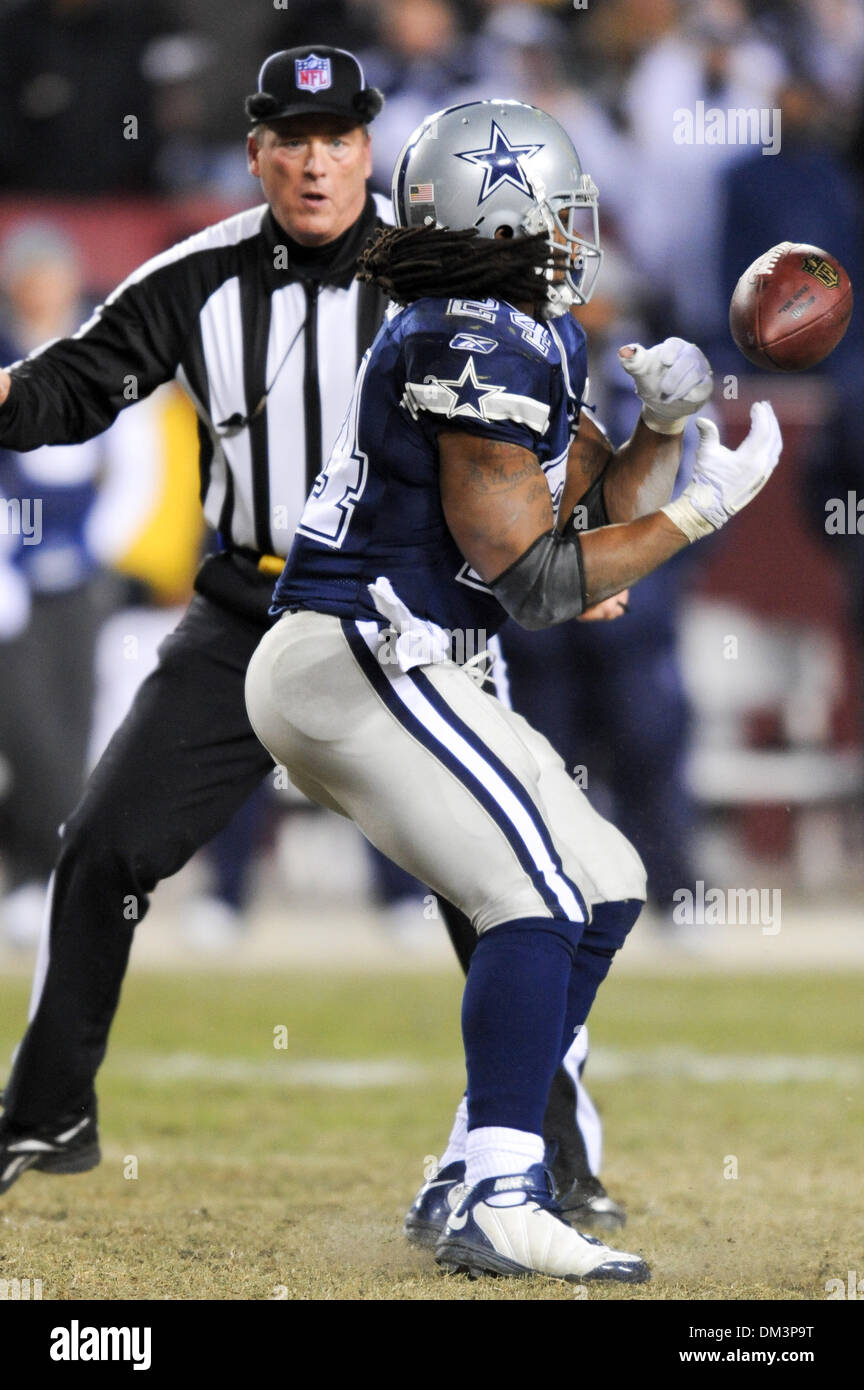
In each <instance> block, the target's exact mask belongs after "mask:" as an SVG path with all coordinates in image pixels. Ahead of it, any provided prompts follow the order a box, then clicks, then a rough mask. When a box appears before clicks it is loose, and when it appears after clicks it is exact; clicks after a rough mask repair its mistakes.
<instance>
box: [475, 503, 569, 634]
mask: <svg viewBox="0 0 864 1390" xmlns="http://www.w3.org/2000/svg"><path fill="white" fill-rule="evenodd" d="M489 587H490V589H491V590H492V592H493V594H494V595H495V597H496V598H497V600H498V602H499V603H500V604H501V606H502V608H506V610H507V612H508V613H509V614H510V617H511V618H515V619H516V621H517V623H519V625H520V626H521V627H527V628H529V629H534V628H540V627H554V625H555V624H556V623H566V622H567V620H568V618H578V617H579V614H580V613H584V611H585V606H586V605H585V576H584V573H583V568H582V546H581V544H580V541H579V535H578V533H577V532H576V531H575V530H574V529H573V527H571V526H570V525H568V526H567V527H566V529H565V530H564V532H563V534H562V533H561V532H560V531H555V530H552V531H546V532H545V533H544V534H543V535H542V536H538V537H537V539H536V541H535V542H534V544H533V545H531V546H529V548H528V549H527V550H526V551H525V553H524V555H520V556H519V559H518V560H516V561H515V562H514V563H513V564H512V565H510V566H509V567H508V568H507V569H506V570H505V571H504V573H503V574H499V576H498V578H497V579H493V580H492V582H491V583H490V585H489Z"/></svg>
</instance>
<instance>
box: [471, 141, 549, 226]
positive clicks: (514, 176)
mask: <svg viewBox="0 0 864 1390" xmlns="http://www.w3.org/2000/svg"><path fill="white" fill-rule="evenodd" d="M542 149H543V146H542V145H511V144H510V141H509V140H508V139H507V136H506V135H505V134H504V131H503V130H502V129H501V127H500V125H499V124H498V122H497V121H493V122H492V129H491V130H490V132H489V144H488V145H487V147H486V149H485V150H462V151H461V153H457V155H456V158H457V159H464V160H465V161H466V162H467V163H468V164H477V165H479V166H480V168H481V169H482V170H483V187H482V188H481V189H480V197H479V198H478V199H477V205H478V207H479V206H480V204H481V203H485V201H486V199H487V198H488V197H490V195H491V194H493V193H494V192H495V190H496V189H497V188H500V187H501V185H502V184H508V183H509V184H511V185H512V186H513V188H518V189H519V192H520V193H524V194H525V196H526V197H527V198H533V196H534V190H533V188H532V187H531V184H530V183H529V181H528V178H527V175H526V173H525V170H524V169H523V168H522V160H523V159H530V158H531V157H532V155H535V154H537V152H538V151H539V150H542Z"/></svg>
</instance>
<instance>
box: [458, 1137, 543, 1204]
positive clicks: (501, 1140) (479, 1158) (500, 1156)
mask: <svg viewBox="0 0 864 1390" xmlns="http://www.w3.org/2000/svg"><path fill="white" fill-rule="evenodd" d="M545 1152H546V1145H545V1144H544V1142H543V1136H542V1135H540V1134H529V1133H528V1131H527V1130H524V1129H505V1128H503V1127H499V1126H496V1125H486V1126H484V1127H483V1128H481V1129H472V1130H470V1132H469V1134H468V1141H467V1144H466V1146H465V1185H466V1187H474V1186H476V1184H477V1183H478V1182H482V1181H483V1179H484V1178H500V1177H503V1176H504V1175H505V1174H509V1173H524V1172H526V1171H527V1169H528V1168H531V1167H532V1166H533V1165H534V1164H535V1163H542V1162H543V1155H544V1153H545ZM524 1200H525V1194H524V1193H522V1192H501V1193H498V1194H497V1196H495V1197H492V1198H490V1199H489V1205H490V1206H493V1207H514V1206H517V1205H518V1204H519V1203H520V1202H523V1201H524Z"/></svg>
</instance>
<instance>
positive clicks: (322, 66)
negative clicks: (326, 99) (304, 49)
mask: <svg viewBox="0 0 864 1390" xmlns="http://www.w3.org/2000/svg"><path fill="white" fill-rule="evenodd" d="M294 76H295V79H296V82H297V86H298V88H299V89H300V91H301V92H323V91H324V90H325V89H326V88H327V87H329V86H330V84H331V82H332V81H333V74H332V71H331V68H330V59H329V58H319V57H318V56H317V54H315V53H310V54H309V57H308V58H295V60H294Z"/></svg>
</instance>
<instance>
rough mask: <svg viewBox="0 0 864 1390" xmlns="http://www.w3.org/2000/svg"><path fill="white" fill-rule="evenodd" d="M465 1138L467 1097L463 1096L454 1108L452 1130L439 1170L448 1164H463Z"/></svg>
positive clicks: (466, 1133) (466, 1132)
mask: <svg viewBox="0 0 864 1390" xmlns="http://www.w3.org/2000/svg"><path fill="white" fill-rule="evenodd" d="M467 1138H468V1097H467V1096H463V1097H462V1099H461V1100H460V1102H459V1104H458V1105H457V1107H456V1114H455V1116H454V1119H453V1128H452V1129H451V1131H450V1138H449V1139H448V1140H447V1147H446V1149H445V1150H444V1152H443V1154H442V1155H441V1162H440V1164H439V1167H440V1168H446V1167H447V1165H448V1164H450V1163H464V1162H465V1141H466V1139H467Z"/></svg>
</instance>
